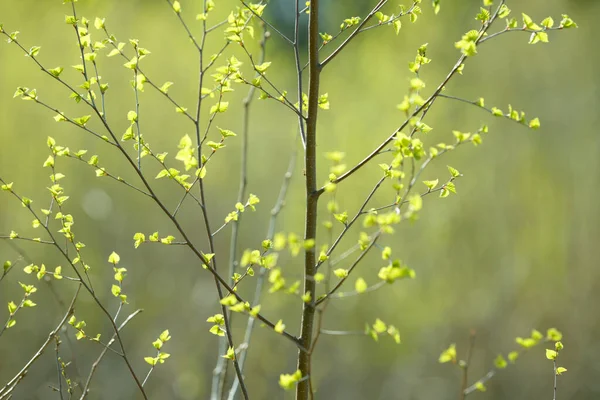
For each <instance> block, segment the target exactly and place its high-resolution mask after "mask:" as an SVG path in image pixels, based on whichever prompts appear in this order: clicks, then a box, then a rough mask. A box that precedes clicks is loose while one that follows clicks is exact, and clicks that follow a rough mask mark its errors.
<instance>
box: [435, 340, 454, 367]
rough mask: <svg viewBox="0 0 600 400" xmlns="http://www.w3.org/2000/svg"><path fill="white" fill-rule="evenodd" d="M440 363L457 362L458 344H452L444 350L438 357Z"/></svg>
mask: <svg viewBox="0 0 600 400" xmlns="http://www.w3.org/2000/svg"><path fill="white" fill-rule="evenodd" d="M438 361H439V362H440V363H447V362H450V361H451V362H456V344H454V343H453V344H451V345H450V347H448V348H447V349H446V350H444V351H443V352H442V354H441V355H440V358H439V359H438Z"/></svg>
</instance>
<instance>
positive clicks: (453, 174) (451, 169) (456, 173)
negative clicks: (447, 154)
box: [447, 165, 462, 178]
mask: <svg viewBox="0 0 600 400" xmlns="http://www.w3.org/2000/svg"><path fill="white" fill-rule="evenodd" d="M447 167H448V171H449V172H450V175H452V177H453V178H457V177H459V176H462V175H461V173H460V172H458V170H457V169H456V168H452V167H451V166H449V165H447Z"/></svg>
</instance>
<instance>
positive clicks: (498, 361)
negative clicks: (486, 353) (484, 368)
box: [494, 354, 508, 369]
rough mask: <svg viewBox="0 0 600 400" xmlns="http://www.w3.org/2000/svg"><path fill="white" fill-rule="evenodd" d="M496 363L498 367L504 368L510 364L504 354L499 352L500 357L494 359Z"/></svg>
mask: <svg viewBox="0 0 600 400" xmlns="http://www.w3.org/2000/svg"><path fill="white" fill-rule="evenodd" d="M494 365H495V366H496V368H498V369H504V368H506V366H507V365H508V363H507V362H506V360H505V359H504V357H503V356H502V354H498V357H496V359H495V360H494Z"/></svg>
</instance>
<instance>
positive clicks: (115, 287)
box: [110, 285, 121, 297]
mask: <svg viewBox="0 0 600 400" xmlns="http://www.w3.org/2000/svg"><path fill="white" fill-rule="evenodd" d="M110 291H111V293H112V294H113V296H115V297H119V295H120V294H121V287H120V286H118V285H112V287H111V289H110Z"/></svg>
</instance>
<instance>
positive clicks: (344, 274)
mask: <svg viewBox="0 0 600 400" xmlns="http://www.w3.org/2000/svg"><path fill="white" fill-rule="evenodd" d="M333 274H334V275H335V276H337V277H338V278H340V279H343V278H346V277H348V270H347V269H343V268H338V269H336V270H334V271H333Z"/></svg>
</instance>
